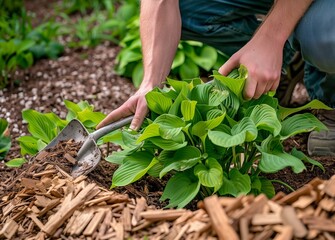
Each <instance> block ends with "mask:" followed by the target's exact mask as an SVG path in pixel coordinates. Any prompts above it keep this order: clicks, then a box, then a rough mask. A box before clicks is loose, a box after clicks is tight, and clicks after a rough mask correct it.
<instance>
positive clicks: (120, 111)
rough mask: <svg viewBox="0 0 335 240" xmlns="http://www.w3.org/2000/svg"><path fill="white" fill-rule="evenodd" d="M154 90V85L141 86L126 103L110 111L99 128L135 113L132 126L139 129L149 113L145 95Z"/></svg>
mask: <svg viewBox="0 0 335 240" xmlns="http://www.w3.org/2000/svg"><path fill="white" fill-rule="evenodd" d="M151 90H152V87H141V88H140V89H139V90H138V91H137V92H136V93H135V94H134V95H133V96H131V97H130V98H129V99H128V100H127V101H126V102H125V103H124V104H122V105H121V106H120V107H118V108H117V109H115V110H114V111H112V112H111V113H109V114H108V115H107V116H106V117H105V119H103V120H102V121H101V122H100V123H99V124H98V126H97V127H96V128H97V129H99V128H101V127H104V126H106V125H108V124H110V123H112V122H115V121H118V120H120V119H122V118H125V117H128V116H130V115H132V114H134V118H133V120H132V122H131V124H130V128H131V129H133V130H135V131H137V130H138V129H139V128H140V127H141V125H142V122H143V120H144V118H145V116H146V115H147V113H148V111H149V110H148V106H147V101H146V99H145V95H146V94H147V93H148V92H149V91H151Z"/></svg>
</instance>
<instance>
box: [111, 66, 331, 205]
mask: <svg viewBox="0 0 335 240" xmlns="http://www.w3.org/2000/svg"><path fill="white" fill-rule="evenodd" d="M213 77H214V80H213V82H212V83H210V84H205V83H203V82H202V80H201V79H192V80H188V81H176V80H172V79H167V84H168V86H169V87H165V88H164V89H158V88H157V89H154V90H153V91H151V92H149V93H148V94H147V95H146V100H147V103H148V107H149V109H150V111H151V115H150V118H148V119H147V121H146V123H145V124H144V125H143V127H142V129H141V130H140V132H130V131H123V132H121V133H118V136H119V137H120V136H121V137H122V141H119V142H120V143H121V144H122V147H124V150H123V151H120V152H113V153H112V154H111V155H110V156H109V157H108V158H107V160H108V161H111V162H113V163H117V164H119V165H120V166H119V168H118V169H117V170H116V171H115V173H114V175H113V179H112V187H117V186H124V185H127V184H130V183H132V182H134V181H137V180H138V179H140V178H141V177H143V176H144V175H145V174H149V175H152V176H155V177H160V178H162V177H164V176H165V177H170V178H169V180H168V182H167V185H166V187H165V190H164V192H163V195H162V197H161V200H166V199H169V205H168V207H184V206H185V205H186V204H187V203H189V202H190V201H191V200H192V199H193V198H195V197H196V196H197V195H198V194H199V193H200V194H201V195H202V196H203V197H205V196H208V195H210V194H214V193H217V194H219V195H229V196H238V195H240V194H249V193H254V194H259V193H265V194H266V195H267V196H269V197H271V196H273V195H274V194H275V192H274V187H273V185H272V182H271V181H270V180H268V179H266V178H265V177H264V175H265V174H262V173H274V172H277V171H279V170H281V169H283V168H286V167H290V168H292V170H293V171H294V172H295V173H300V172H302V171H304V170H305V165H304V163H305V162H308V163H311V164H314V165H317V166H318V167H320V168H323V167H322V165H321V164H319V163H318V162H316V161H314V160H312V159H310V158H309V157H307V156H306V155H304V154H303V153H302V152H301V151H298V150H297V149H294V150H293V151H292V152H291V153H287V152H285V151H284V148H283V145H282V143H283V141H284V140H285V139H287V138H289V137H291V136H293V135H295V134H298V133H303V132H309V131H312V130H322V129H326V127H325V126H324V125H323V124H322V123H321V122H320V121H319V120H318V119H317V118H316V117H314V116H313V115H312V114H310V113H300V114H294V113H297V112H298V111H300V110H303V109H306V108H323V109H329V108H328V107H327V106H325V105H324V104H323V103H321V102H319V101H315V100H314V101H312V102H311V103H310V104H308V105H306V106H305V107H301V108H296V109H288V108H282V107H280V106H279V105H278V101H277V99H275V98H274V97H273V96H272V95H271V94H268V95H263V96H262V97H260V98H259V99H257V100H250V101H244V100H243V98H242V90H243V87H244V84H245V79H246V77H247V71H246V69H245V68H244V67H243V66H241V67H240V68H239V69H238V71H237V70H236V71H233V72H232V73H231V74H230V75H229V76H227V77H226V76H222V75H220V74H218V73H214V75H213ZM293 114H294V115H293ZM115 138H117V137H115Z"/></svg>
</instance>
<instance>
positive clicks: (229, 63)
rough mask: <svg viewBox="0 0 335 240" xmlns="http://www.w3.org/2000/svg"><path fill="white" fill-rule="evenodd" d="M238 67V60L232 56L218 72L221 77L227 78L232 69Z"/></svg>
mask: <svg viewBox="0 0 335 240" xmlns="http://www.w3.org/2000/svg"><path fill="white" fill-rule="evenodd" d="M238 65H239V62H238V59H237V58H235V57H234V56H232V57H231V58H229V59H228V60H227V61H226V62H225V63H224V64H223V65H222V66H221V67H220V68H219V71H218V72H219V73H220V74H221V75H223V76H227V75H228V74H229V73H230V72H231V71H232V70H233V69H234V68H236V67H238Z"/></svg>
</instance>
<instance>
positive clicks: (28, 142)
mask: <svg viewBox="0 0 335 240" xmlns="http://www.w3.org/2000/svg"><path fill="white" fill-rule="evenodd" d="M37 140H38V139H37V138H35V137H33V136H22V137H19V138H18V141H19V143H20V148H21V155H25V154H30V155H35V154H36V153H38V148H37Z"/></svg>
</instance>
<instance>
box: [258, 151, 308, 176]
mask: <svg viewBox="0 0 335 240" xmlns="http://www.w3.org/2000/svg"><path fill="white" fill-rule="evenodd" d="M286 167H291V168H292V170H293V172H295V173H300V172H302V171H303V170H305V169H306V168H305V165H304V164H303V163H302V161H301V160H300V159H299V158H297V157H294V156H292V155H291V154H288V153H285V152H272V153H267V152H262V155H261V160H260V163H259V169H260V170H261V171H262V172H265V173H274V172H278V171H280V170H282V169H284V168H286Z"/></svg>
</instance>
